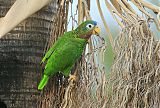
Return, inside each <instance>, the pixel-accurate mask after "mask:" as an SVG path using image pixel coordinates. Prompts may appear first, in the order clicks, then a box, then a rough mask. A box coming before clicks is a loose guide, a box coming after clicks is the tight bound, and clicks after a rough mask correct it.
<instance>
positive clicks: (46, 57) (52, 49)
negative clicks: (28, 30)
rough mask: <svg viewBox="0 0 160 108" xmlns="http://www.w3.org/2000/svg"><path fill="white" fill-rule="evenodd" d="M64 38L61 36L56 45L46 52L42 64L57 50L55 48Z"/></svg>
mask: <svg viewBox="0 0 160 108" xmlns="http://www.w3.org/2000/svg"><path fill="white" fill-rule="evenodd" d="M62 40H63V38H62V37H60V38H59V39H58V40H57V41H56V42H55V43H54V45H53V46H52V47H51V48H50V49H49V51H48V52H47V53H46V55H45V56H44V57H43V59H42V61H41V64H42V63H44V62H45V61H46V60H47V59H48V58H49V57H50V56H51V54H52V53H53V52H54V51H55V49H56V48H57V47H58V46H59V45H60V43H61V41H62Z"/></svg>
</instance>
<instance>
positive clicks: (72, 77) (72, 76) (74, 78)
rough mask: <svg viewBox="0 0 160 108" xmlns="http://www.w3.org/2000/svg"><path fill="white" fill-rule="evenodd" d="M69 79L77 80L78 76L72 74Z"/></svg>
mask: <svg viewBox="0 0 160 108" xmlns="http://www.w3.org/2000/svg"><path fill="white" fill-rule="evenodd" d="M68 81H76V76H75V75H71V74H70V75H69V79H68Z"/></svg>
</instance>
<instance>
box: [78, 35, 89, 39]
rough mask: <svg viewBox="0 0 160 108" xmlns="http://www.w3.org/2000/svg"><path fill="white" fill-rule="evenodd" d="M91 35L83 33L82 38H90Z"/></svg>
mask: <svg viewBox="0 0 160 108" xmlns="http://www.w3.org/2000/svg"><path fill="white" fill-rule="evenodd" d="M90 37H91V35H81V36H80V38H82V39H86V40H88V39H89V38H90Z"/></svg>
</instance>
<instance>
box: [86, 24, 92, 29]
mask: <svg viewBox="0 0 160 108" xmlns="http://www.w3.org/2000/svg"><path fill="white" fill-rule="evenodd" d="M86 27H87V28H88V29H89V30H91V29H92V28H93V27H94V25H92V24H87V25H86Z"/></svg>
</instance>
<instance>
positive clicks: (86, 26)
mask: <svg viewBox="0 0 160 108" xmlns="http://www.w3.org/2000/svg"><path fill="white" fill-rule="evenodd" d="M75 32H76V34H77V35H78V36H79V37H80V38H83V39H86V40H88V39H89V38H90V37H91V35H97V36H99V33H100V28H99V27H98V26H97V22H96V21H93V20H87V21H85V22H83V23H82V24H80V25H79V26H78V27H77V28H76V29H75Z"/></svg>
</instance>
